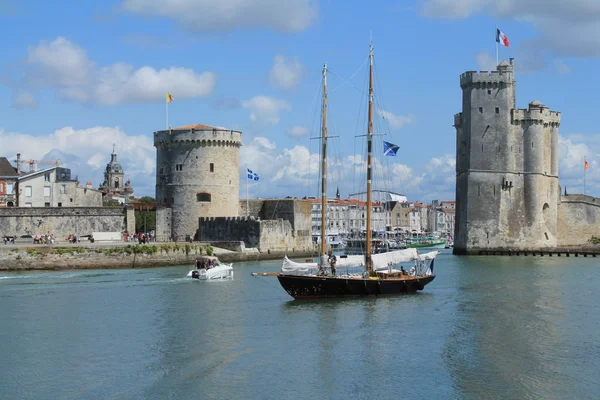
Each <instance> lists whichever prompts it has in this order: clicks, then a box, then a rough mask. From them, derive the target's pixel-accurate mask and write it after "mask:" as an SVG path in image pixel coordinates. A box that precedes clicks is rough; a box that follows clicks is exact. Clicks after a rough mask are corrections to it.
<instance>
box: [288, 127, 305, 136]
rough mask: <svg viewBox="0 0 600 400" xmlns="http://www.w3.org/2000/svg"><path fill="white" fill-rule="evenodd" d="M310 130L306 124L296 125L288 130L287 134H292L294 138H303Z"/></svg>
mask: <svg viewBox="0 0 600 400" xmlns="http://www.w3.org/2000/svg"><path fill="white" fill-rule="evenodd" d="M308 132H309V129H308V128H307V127H306V126H301V125H295V126H293V127H291V128H290V129H289V130H288V131H287V134H288V136H291V137H294V138H302V137H304V136H306V135H308Z"/></svg>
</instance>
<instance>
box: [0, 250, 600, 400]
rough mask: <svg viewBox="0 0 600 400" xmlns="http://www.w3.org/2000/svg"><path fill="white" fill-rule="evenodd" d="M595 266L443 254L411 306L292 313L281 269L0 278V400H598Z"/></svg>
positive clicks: (321, 307) (376, 304)
mask: <svg viewBox="0 0 600 400" xmlns="http://www.w3.org/2000/svg"><path fill="white" fill-rule="evenodd" d="M599 263H600V259H596V258H564V257H561V258H558V257H552V258H550V257H547V256H546V257H535V258H534V257H498V258H495V257H471V258H461V257H453V256H451V255H449V254H443V255H442V256H440V257H439V259H438V260H437V261H436V269H437V278H436V279H435V280H434V281H433V282H432V283H431V284H430V285H428V286H427V287H426V288H425V291H424V292H422V293H419V294H416V295H405V296H399V297H386V298H365V299H348V300H325V301H324V300H320V301H293V300H292V299H291V298H290V297H288V295H287V294H286V293H285V292H284V291H283V289H282V288H281V287H280V286H279V283H278V282H277V280H276V278H268V277H267V278H264V277H263V278H254V277H251V276H250V272H251V271H275V270H277V269H278V268H279V267H280V263H279V262H261V263H253V262H247V263H237V264H235V278H234V280H233V281H225V282H199V281H188V280H185V279H183V278H182V277H183V276H185V274H186V273H187V271H188V270H189V268H188V267H170V268H160V269H142V270H140V269H136V270H98V271H63V272H26V273H20V274H11V273H0V321H1V322H0V355H1V358H0V360H1V361H0V399H50V398H54V399H192V398H193V399H382V398H387V399H399V398H430V399H488V398H489V399H494V398H510V399H539V398H544V399H598V398H600V383H599V380H598V376H599V375H598V371H600V342H599V341H598V339H599V337H600V296H599V295H598V293H599V289H600V280H599V279H598V271H599V269H598V264H599Z"/></svg>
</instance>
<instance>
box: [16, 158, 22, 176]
mask: <svg viewBox="0 0 600 400" xmlns="http://www.w3.org/2000/svg"><path fill="white" fill-rule="evenodd" d="M17 174H19V175H21V153H17Z"/></svg>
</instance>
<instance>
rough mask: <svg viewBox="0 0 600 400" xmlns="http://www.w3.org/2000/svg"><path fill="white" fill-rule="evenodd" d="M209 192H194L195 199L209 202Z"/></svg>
mask: <svg viewBox="0 0 600 400" xmlns="http://www.w3.org/2000/svg"><path fill="white" fill-rule="evenodd" d="M210 197H211V196H210V193H196V201H204V202H207V203H210Z"/></svg>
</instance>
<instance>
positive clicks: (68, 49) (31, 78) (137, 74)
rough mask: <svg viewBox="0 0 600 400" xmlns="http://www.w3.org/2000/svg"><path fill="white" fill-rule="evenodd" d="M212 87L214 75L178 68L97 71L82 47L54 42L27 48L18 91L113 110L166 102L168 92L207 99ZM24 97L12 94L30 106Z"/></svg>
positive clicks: (62, 40)
mask: <svg viewBox="0 0 600 400" xmlns="http://www.w3.org/2000/svg"><path fill="white" fill-rule="evenodd" d="M215 82H216V74H214V73H212V72H202V73H197V72H195V71H194V70H192V69H188V68H181V67H170V68H164V69H160V70H156V69H154V68H152V67H148V66H144V67H141V68H138V69H135V68H134V67H133V66H132V65H129V64H127V63H114V64H112V65H108V66H105V67H99V66H97V65H96V63H95V62H93V61H92V60H90V59H89V58H88V56H87V54H86V52H85V50H84V49H83V48H81V47H80V46H78V45H76V44H74V43H72V42H70V41H69V40H68V39H66V38H63V37H58V38H56V39H55V40H53V41H52V42H41V43H40V44H39V45H38V46H36V47H32V48H30V49H29V54H28V57H27V61H26V68H25V69H24V72H23V75H22V77H21V81H20V83H19V86H20V87H27V88H29V89H30V90H37V89H42V88H51V89H55V90H56V95H57V97H59V98H62V99H65V100H70V101H77V102H82V103H98V104H103V105H115V104H123V103H145V102H159V101H164V96H165V93H166V92H167V91H169V92H171V93H173V95H174V97H176V98H177V99H187V98H192V97H200V96H207V95H209V94H210V93H211V92H212V91H213V88H214V86H215ZM30 95H31V93H30ZM22 96H23V95H19V94H15V99H14V101H15V104H16V105H19V102H20V103H28V102H27V101H26V100H23V98H22ZM31 96H32V97H33V95H31Z"/></svg>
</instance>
